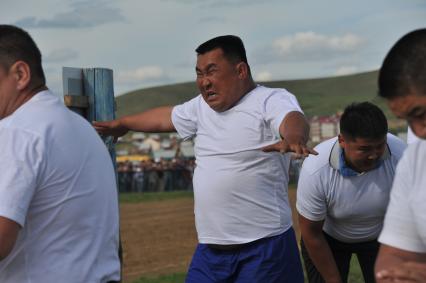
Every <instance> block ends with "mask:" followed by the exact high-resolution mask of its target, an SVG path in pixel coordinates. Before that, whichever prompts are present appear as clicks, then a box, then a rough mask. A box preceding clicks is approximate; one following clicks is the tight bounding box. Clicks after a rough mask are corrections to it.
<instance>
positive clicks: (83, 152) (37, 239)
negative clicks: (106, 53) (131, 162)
mask: <svg viewBox="0 0 426 283" xmlns="http://www.w3.org/2000/svg"><path fill="white" fill-rule="evenodd" d="M0 148H1V150H0V216H2V217H5V218H8V219H11V220H13V221H15V222H17V223H18V224H19V225H20V226H21V227H22V228H21V229H20V231H19V234H18V238H17V241H16V243H15V246H14V248H13V250H12V251H11V253H10V254H9V255H8V256H7V257H6V258H5V259H4V260H2V261H0V282H2V283H4V282H6V283H7V282H10V283H18V282H19V283H25V282H27V283H30V282H44V283H58V282H65V283H66V282H70V283H71V282H73V283H74V282H75V283H81V282H96V283H98V282H107V281H110V280H119V278H120V263H119V259H118V252H117V251H118V230H119V229H118V201H117V191H116V184H115V175H114V170H113V167H112V162H111V158H110V156H109V154H108V152H107V149H106V147H105V145H104V144H103V142H102V140H101V139H100V138H99V136H98V135H97V133H96V132H95V130H94V129H93V127H92V126H91V125H90V124H89V123H88V122H87V121H85V120H84V119H83V118H81V117H80V116H78V115H77V114H75V113H73V112H71V111H70V110H68V109H67V108H66V107H65V106H64V105H63V103H62V102H61V101H60V100H59V99H58V98H57V97H55V96H54V95H52V94H51V93H50V92H49V91H43V92H40V93H38V94H36V95H35V96H34V97H32V98H31V99H30V100H29V101H27V102H26V103H25V104H23V105H22V106H21V107H19V108H18V109H17V110H16V111H15V112H14V113H13V114H12V115H10V116H8V117H6V118H4V119H3V120H1V121H0Z"/></svg>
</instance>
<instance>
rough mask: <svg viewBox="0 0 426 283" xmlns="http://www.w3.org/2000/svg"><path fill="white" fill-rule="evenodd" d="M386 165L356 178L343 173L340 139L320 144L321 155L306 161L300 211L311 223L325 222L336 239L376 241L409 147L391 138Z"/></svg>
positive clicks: (301, 175) (303, 170) (386, 153)
mask: <svg viewBox="0 0 426 283" xmlns="http://www.w3.org/2000/svg"><path fill="white" fill-rule="evenodd" d="M387 144H388V146H387V149H386V150H385V154H384V155H383V157H382V159H383V163H382V164H381V165H380V166H379V167H378V168H376V169H373V170H370V171H368V172H365V173H362V174H359V175H357V176H352V177H344V176H342V175H341V174H340V172H339V162H340V160H339V156H340V153H341V148H340V146H339V142H338V141H337V138H333V139H330V140H327V141H324V142H322V143H320V144H319V145H318V146H317V147H316V148H315V150H316V151H317V152H318V153H319V154H318V156H310V157H308V158H307V159H305V161H304V163H303V166H302V170H301V173H300V177H299V183H298V186H297V201H296V208H297V210H298V212H299V213H300V214H301V215H302V216H304V217H305V218H307V219H309V220H311V221H321V220H325V221H324V226H323V230H324V231H325V232H326V233H327V234H329V235H330V236H332V237H333V238H335V239H337V240H339V241H342V242H346V243H356V242H364V241H369V240H373V239H376V238H377V237H378V235H379V233H380V230H381V228H382V224H383V218H384V215H385V211H386V206H387V204H388V202H389V193H390V188H391V186H392V180H393V177H394V172H395V168H396V164H397V163H398V160H399V159H400V157H401V155H402V152H403V151H404V149H405V147H406V145H405V143H404V142H403V141H401V140H400V139H398V138H397V137H395V136H393V135H391V134H388V135H387Z"/></svg>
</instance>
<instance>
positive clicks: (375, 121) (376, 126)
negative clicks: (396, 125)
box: [340, 102, 388, 139]
mask: <svg viewBox="0 0 426 283" xmlns="http://www.w3.org/2000/svg"><path fill="white" fill-rule="evenodd" d="M387 132H388V122H387V120H386V117H385V114H383V111H382V110H381V109H380V108H379V107H377V106H376V105H374V104H372V103H370V102H361V103H352V104H350V105H349V106H347V107H346V108H345V111H344V112H343V115H342V117H341V118H340V133H341V134H343V136H344V137H346V138H350V139H355V138H368V139H380V138H383V137H384V136H385V135H386V134H387Z"/></svg>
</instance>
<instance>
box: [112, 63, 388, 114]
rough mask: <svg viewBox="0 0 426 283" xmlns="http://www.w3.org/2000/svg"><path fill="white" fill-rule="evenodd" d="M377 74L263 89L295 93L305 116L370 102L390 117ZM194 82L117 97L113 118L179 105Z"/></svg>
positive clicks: (294, 82) (193, 89) (274, 84)
mask: <svg viewBox="0 0 426 283" xmlns="http://www.w3.org/2000/svg"><path fill="white" fill-rule="evenodd" d="M377 75H378V72H377V71H371V72H366V73H360V74H354V75H348V76H340V77H330V78H319V79H307V80H289V81H273V82H264V83H261V84H262V85H265V86H270V87H279V88H286V89H287V90H288V91H290V92H291V93H293V94H295V95H296V97H297V98H298V100H299V103H300V104H301V106H302V109H303V110H304V111H305V114H306V115H307V116H308V117H311V116H313V115H330V114H334V113H336V112H337V111H339V110H343V108H344V107H345V106H346V105H347V104H349V103H351V102H354V101H371V102H373V103H376V104H378V105H379V106H380V107H381V108H382V109H383V110H384V111H385V113H386V114H387V116H388V117H389V118H391V117H392V115H391V114H390V112H389V110H388V108H387V107H386V105H385V103H384V101H383V100H382V99H380V98H378V97H377ZM198 93H199V92H198V89H197V87H196V85H195V83H193V82H191V83H181V84H174V85H166V86H160V87H153V88H146V89H140V90H136V91H133V92H129V93H127V94H124V95H122V96H119V97H117V107H118V111H117V116H118V117H121V116H123V115H128V114H134V113H138V112H141V111H144V110H147V109H150V108H152V107H156V106H162V105H176V104H180V103H182V102H184V101H186V100H188V99H190V98H192V97H194V96H196V95H197V94H198Z"/></svg>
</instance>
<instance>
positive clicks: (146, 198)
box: [120, 186, 363, 283]
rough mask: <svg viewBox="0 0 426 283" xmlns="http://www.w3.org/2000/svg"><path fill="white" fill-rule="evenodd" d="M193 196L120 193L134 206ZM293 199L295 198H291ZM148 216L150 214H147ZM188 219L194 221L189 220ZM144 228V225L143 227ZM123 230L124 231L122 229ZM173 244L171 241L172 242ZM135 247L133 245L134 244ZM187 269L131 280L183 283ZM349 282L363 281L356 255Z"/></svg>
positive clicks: (125, 202)
mask: <svg viewBox="0 0 426 283" xmlns="http://www.w3.org/2000/svg"><path fill="white" fill-rule="evenodd" d="M289 193H290V195H294V193H295V188H294V186H291V188H290V192H289ZM192 197H193V193H192V192H185V191H176V192H162V193H142V194H140V193H126V194H120V204H121V205H122V206H129V205H130V206H134V205H138V204H143V205H148V204H162V205H163V206H164V205H165V206H169V204H170V205H172V203H173V202H174V201H175V200H178V199H190V198H192ZM290 199H293V201H294V198H290ZM188 209H190V210H191V209H192V208H188ZM154 213H155V214H151V215H149V217H152V218H156V217H157V216H156V215H160V214H163V213H164V210H163V211H160V210H158V211H155V212H154ZM146 217H148V216H146ZM188 221H193V220H192V219H191V220H188ZM141 228H142V229H143V228H144V227H141ZM295 228H296V233H298V231H297V226H295ZM122 232H123V231H122ZM145 244H146V245H150V244H149V243H145ZM170 244H171V243H170ZM132 247H133V246H132ZM185 272H186V270H181V271H174V272H170V273H169V274H168V273H166V274H164V273H162V274H160V275H159V274H156V273H152V274H151V273H150V274H147V275H145V276H142V277H136V278H138V279H136V280H132V281H130V282H132V283H181V282H184V280H185V275H186V273H185ZM348 282H351V283H358V282H359V283H361V282H363V279H362V273H361V270H360V268H359V265H358V262H357V260H356V257H355V256H354V257H353V258H352V262H351V272H350V275H349V280H348Z"/></svg>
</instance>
